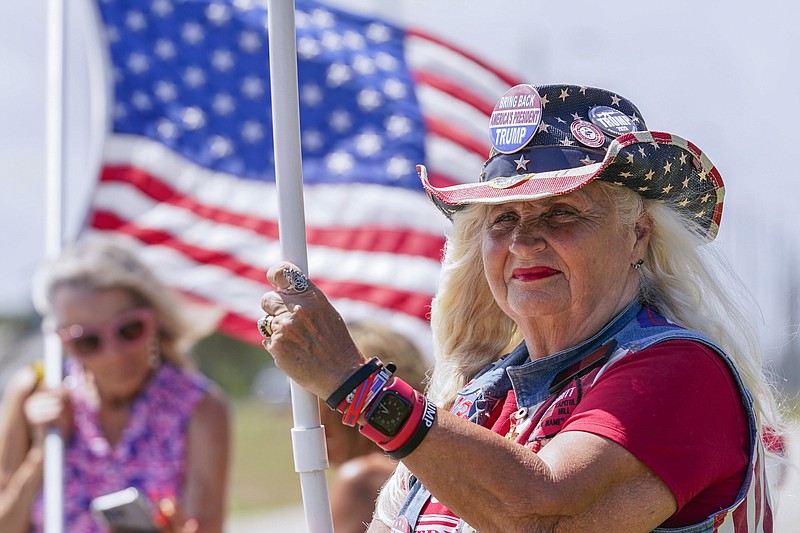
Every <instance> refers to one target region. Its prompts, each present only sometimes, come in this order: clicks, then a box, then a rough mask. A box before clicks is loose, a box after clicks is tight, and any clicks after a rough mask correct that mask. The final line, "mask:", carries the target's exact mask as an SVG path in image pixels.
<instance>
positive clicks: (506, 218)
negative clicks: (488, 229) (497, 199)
mask: <svg viewBox="0 0 800 533" xmlns="http://www.w3.org/2000/svg"><path fill="white" fill-rule="evenodd" d="M518 218H519V217H518V216H517V215H516V214H515V213H501V214H500V215H498V216H496V217H495V218H494V221H493V222H492V224H507V223H509V222H516V221H517V219H518Z"/></svg>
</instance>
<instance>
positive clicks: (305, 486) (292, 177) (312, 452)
mask: <svg viewBox="0 0 800 533" xmlns="http://www.w3.org/2000/svg"><path fill="white" fill-rule="evenodd" d="M267 30H268V32H269V68H270V89H271V93H272V132H273V142H274V149H275V181H276V185H277V191H278V231H279V234H280V243H281V254H282V255H283V257H284V259H286V260H287V261H290V262H292V263H294V264H295V265H297V266H298V267H299V268H300V269H301V270H302V271H303V272H304V273H305V274H306V275H308V258H307V251H306V230H305V212H304V209H303V168H302V157H301V150H300V109H299V99H298V88H297V42H296V38H297V37H296V33H295V20H294V0H269V1H268V2H267ZM291 390H292V414H293V418H294V427H293V428H292V450H293V452H294V464H295V471H296V472H297V473H298V474H299V475H300V488H301V491H302V496H303V507H304V510H305V518H306V526H307V528H308V531H309V532H310V533H333V520H332V518H331V507H330V501H329V499H328V483H327V479H326V477H325V470H326V469H327V468H328V456H327V451H326V449H325V433H324V430H323V429H322V427H321V426H320V419H319V403H318V401H317V397H316V396H314V395H313V394H311V393H310V392H308V391H307V390H305V389H303V388H302V387H300V386H299V385H297V384H296V383H295V382H294V381H292V382H291Z"/></svg>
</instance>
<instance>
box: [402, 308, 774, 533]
mask: <svg viewBox="0 0 800 533" xmlns="http://www.w3.org/2000/svg"><path fill="white" fill-rule="evenodd" d="M675 339H688V340H694V341H698V342H701V343H704V344H706V345H708V346H710V347H711V348H713V349H714V350H715V351H717V352H718V353H719V354H720V355H721V356H722V358H723V360H724V361H725V362H726V363H727V365H728V366H729V368H730V369H731V372H732V374H733V376H734V378H735V382H736V384H737V386H738V388H739V393H740V397H741V399H742V404H743V405H744V407H745V409H746V411H747V418H748V424H749V430H750V443H751V445H750V460H749V468H748V475H747V476H746V477H745V480H744V483H743V484H742V487H741V489H740V491H739V494H738V496H737V498H736V501H735V502H734V503H733V504H732V505H731V506H730V507H728V508H726V509H722V510H720V511H719V512H717V513H715V514H713V515H711V516H709V517H708V518H706V519H705V520H703V521H702V522H699V523H697V524H693V525H689V526H684V527H680V528H657V529H655V530H653V531H654V533H666V532H679V533H772V531H773V524H772V522H773V516H772V506H771V500H770V494H769V486H768V482H767V476H766V468H765V464H764V459H765V453H764V447H763V444H762V442H761V439H760V438H759V436H758V425H757V423H756V419H755V412H754V409H753V400H752V397H751V395H750V393H749V391H748V390H747V388H746V387H745V386H744V384H743V383H742V380H741V377H740V375H739V372H738V371H737V370H736V368H735V367H734V365H733V363H732V362H731V361H730V359H729V358H728V357H727V355H725V353H724V352H723V351H722V349H721V348H720V347H719V346H717V345H716V344H715V343H713V342H712V341H710V340H709V339H708V338H707V337H705V336H703V335H702V334H700V333H698V332H695V331H690V330H687V329H684V328H682V327H680V326H677V325H675V324H673V323H671V322H669V321H667V320H666V319H665V318H664V317H662V316H660V315H658V314H657V313H655V312H654V311H653V310H652V309H650V308H648V307H643V306H641V305H640V304H639V303H638V302H633V303H631V304H630V305H629V306H628V307H627V308H625V309H624V310H623V311H622V312H621V313H620V314H619V315H618V316H617V317H616V318H615V319H614V320H612V321H611V322H610V323H609V324H608V325H607V326H606V327H605V328H604V329H603V330H601V331H600V332H598V333H597V334H596V335H595V336H593V337H592V338H590V339H588V340H586V341H584V342H582V343H581V344H579V345H577V346H575V347H573V348H570V349H568V350H565V351H563V352H559V353H557V354H554V355H552V356H549V357H546V358H544V359H540V360H536V361H530V360H529V358H528V353H527V350H526V349H525V346H524V344H522V345H520V346H519V347H517V348H516V349H515V350H514V351H513V352H511V353H509V354H507V355H505V356H503V357H502V358H500V359H499V360H498V361H496V362H494V363H492V364H491V365H489V366H487V367H486V368H485V369H483V370H482V371H481V372H479V373H478V374H477V376H476V377H475V378H474V379H472V380H471V381H470V382H469V383H468V384H467V385H465V386H464V387H463V388H462V390H461V391H460V393H459V396H458V398H457V400H456V401H455V402H454V404H453V407H452V409H451V411H452V412H453V413H455V414H457V415H458V416H461V417H463V418H467V419H469V420H470V421H472V422H475V423H478V424H481V425H483V424H485V423H486V422H487V421H488V419H489V414H490V413H491V411H492V409H493V408H494V407H495V406H496V405H497V403H498V402H500V401H502V400H503V398H505V396H506V394H507V393H508V391H509V390H510V388H511V387H512V382H513V387H514V390H515V391H516V396H517V404H518V406H519V407H520V411H518V412H519V413H523V415H520V416H518V420H514V416H512V421H511V431H510V432H511V435H510V437H511V438H514V439H515V441H517V442H519V443H520V444H523V445H526V446H528V447H529V448H531V449H532V450H533V451H538V450H539V449H541V447H542V446H544V445H545V444H546V443H547V441H548V440H549V439H550V438H552V437H553V436H554V435H555V434H556V433H558V431H559V430H560V428H561V427H562V426H563V423H564V421H565V420H566V418H567V417H569V413H570V412H571V410H572V409H573V408H574V406H575V405H576V404H577V402H579V401H580V397H581V395H583V394H585V393H586V392H587V391H588V389H589V388H591V386H592V384H593V383H594V381H595V379H596V378H597V377H598V376H599V375H600V374H601V373H602V372H603V371H604V369H605V368H606V367H608V365H610V364H612V363H614V362H616V361H618V360H619V359H620V358H622V357H626V356H627V355H630V354H631V353H635V352H638V351H641V350H643V349H645V348H647V347H649V346H652V345H653V344H656V343H658V342H662V341H666V340H675ZM430 497H431V494H430V492H428V490H427V489H426V488H425V487H424V486H423V485H422V484H421V483H419V481H417V480H416V478H414V477H413V476H412V478H411V486H410V490H409V493H408V496H407V498H406V500H405V502H404V504H403V506H402V507H401V509H400V516H401V517H403V518H402V519H403V521H404V522H405V521H407V523H408V524H409V526H410V528H409V529H410V531H414V530H415V525H416V524H417V521H418V519H419V516H420V513H421V511H422V508H423V507H424V506H425V504H426V502H427V501H428V500H429V499H430ZM453 531H454V532H462V531H475V530H474V529H472V528H471V527H470V526H469V525H468V524H466V523H465V522H464V521H461V522H460V524H459V525H458V526H456V527H455V528H454V529H453Z"/></svg>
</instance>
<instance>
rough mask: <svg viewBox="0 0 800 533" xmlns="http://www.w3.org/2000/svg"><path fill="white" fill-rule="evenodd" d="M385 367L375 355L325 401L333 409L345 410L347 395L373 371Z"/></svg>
mask: <svg viewBox="0 0 800 533" xmlns="http://www.w3.org/2000/svg"><path fill="white" fill-rule="evenodd" d="M381 367H383V364H382V363H381V362H380V360H378V358H377V357H373V358H372V359H370V360H369V361H367V363H366V364H364V365H363V366H361V367H360V368H359V369H358V370H356V371H355V372H353V374H352V375H351V376H350V377H349V378H347V379H346V380H345V382H344V383H342V384H341V385H339V388H338V389H336V390H335V391H333V394H331V395H330V396H328V399H327V400H325V403H326V404H328V407H330V408H331V409H333V410H334V411H342V412H343V411H344V408H346V407H347V403H349V402H347V403H345V402H346V400H347V396H348V395H350V394H351V393H352V392H354V391H355V389H356V387H358V386H359V385H360V384H361V383H362V382H363V381H364V380H365V379H367V378H368V377H369V376H370V375H372V373H373V372H375V371H376V370H378V369H380V368H381Z"/></svg>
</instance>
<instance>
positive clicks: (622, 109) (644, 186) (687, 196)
mask: <svg viewBox="0 0 800 533" xmlns="http://www.w3.org/2000/svg"><path fill="white" fill-rule="evenodd" d="M489 134H490V137H491V141H492V148H491V150H490V153H489V159H488V160H487V161H486V163H485V164H484V166H483V169H482V171H481V175H480V181H479V182H478V183H466V184H460V185H454V186H450V187H441V188H438V187H434V186H433V185H431V184H430V182H429V181H428V177H427V171H426V169H425V167H424V166H420V167H418V171H419V175H420V179H421V180H422V184H423V186H424V188H425V190H426V192H427V193H428V194H429V195H430V197H431V199H432V200H433V201H434V203H435V204H436V206H437V207H438V208H439V209H440V210H441V211H442V212H443V213H444V214H445V215H447V216H448V217H452V215H453V213H455V212H456V211H458V210H459V209H461V208H463V207H464V206H465V205H467V204H499V203H506V202H514V201H529V200H537V199H540V198H547V197H549V196H556V195H560V194H566V193H569V192H572V191H574V190H577V189H579V188H581V187H583V186H584V185H586V184H587V183H589V182H591V181H593V180H596V179H597V180H603V181H608V182H611V183H615V184H618V185H622V186H625V187H628V188H630V189H632V190H634V191H636V192H637V193H639V194H640V195H642V196H643V197H645V198H649V199H653V200H658V201H661V202H665V203H667V204H668V205H670V206H671V207H673V208H675V209H676V210H678V211H680V212H681V213H682V214H683V215H684V216H685V217H686V218H688V219H690V220H692V221H693V223H694V224H696V227H697V228H698V229H699V231H700V232H701V234H702V235H703V236H704V237H705V239H706V240H708V241H711V240H713V239H714V237H715V236H716V235H717V231H718V230H719V223H720V220H721V217H722V201H723V198H724V196H725V187H724V185H723V182H722V178H721V176H720V174H719V172H718V171H717V169H716V167H715V166H714V165H713V164H712V163H711V161H710V160H709V159H708V157H706V155H705V154H704V153H703V152H702V151H700V149H699V148H697V146H695V145H694V144H692V143H691V142H689V141H687V140H685V139H682V138H681V137H678V136H676V135H672V134H670V133H663V132H658V131H649V130H648V129H647V126H646V125H645V122H644V119H643V118H642V115H641V113H640V112H639V110H638V109H637V108H636V106H635V105H633V103H632V102H630V101H629V100H626V99H625V98H623V97H621V96H619V95H617V94H615V93H612V92H609V91H606V90H604V89H598V88H593V87H579V86H575V85H544V86H533V85H525V84H523V85H517V86H515V87H512V88H511V89H509V90H508V92H506V94H504V95H503V96H502V97H501V98H500V100H498V102H497V104H496V105H495V108H494V111H493V113H492V116H491V119H490V124H489Z"/></svg>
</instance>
